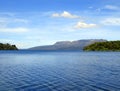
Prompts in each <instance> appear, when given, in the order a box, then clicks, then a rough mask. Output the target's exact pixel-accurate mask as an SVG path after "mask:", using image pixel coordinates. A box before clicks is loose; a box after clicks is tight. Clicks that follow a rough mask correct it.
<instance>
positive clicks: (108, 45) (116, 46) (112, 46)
mask: <svg viewBox="0 0 120 91" xmlns="http://www.w3.org/2000/svg"><path fill="white" fill-rule="evenodd" d="M83 50H84V51H120V41H106V42H96V43H94V44H91V45H88V46H86V47H84V49H83Z"/></svg>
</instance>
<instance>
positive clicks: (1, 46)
mask: <svg viewBox="0 0 120 91" xmlns="http://www.w3.org/2000/svg"><path fill="white" fill-rule="evenodd" d="M0 50H18V48H17V47H16V45H11V44H8V43H7V44H3V43H0Z"/></svg>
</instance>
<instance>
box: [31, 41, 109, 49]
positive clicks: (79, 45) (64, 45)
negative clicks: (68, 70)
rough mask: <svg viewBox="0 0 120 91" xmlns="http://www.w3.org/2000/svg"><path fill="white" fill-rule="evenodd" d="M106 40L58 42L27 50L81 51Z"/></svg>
mask: <svg viewBox="0 0 120 91" xmlns="http://www.w3.org/2000/svg"><path fill="white" fill-rule="evenodd" d="M105 41H107V40H104V39H85V40H77V41H60V42H56V43H55V44H53V45H46V46H37V47H32V48H29V50H41V51H49V50H51V51H52V50H60V51H61V50H66V51H69V50H71V51H72V50H83V48H84V47H85V46H88V45H90V44H93V43H95V42H105Z"/></svg>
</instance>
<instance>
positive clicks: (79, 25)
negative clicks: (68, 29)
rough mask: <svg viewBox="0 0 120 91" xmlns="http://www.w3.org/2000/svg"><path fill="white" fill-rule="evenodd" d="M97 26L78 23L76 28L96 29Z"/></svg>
mask: <svg viewBox="0 0 120 91" xmlns="http://www.w3.org/2000/svg"><path fill="white" fill-rule="evenodd" d="M96 26H97V25H96V24H87V23H85V22H78V23H77V24H76V25H75V26H74V28H75V29H81V28H93V27H96Z"/></svg>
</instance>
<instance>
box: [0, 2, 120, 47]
mask: <svg viewBox="0 0 120 91" xmlns="http://www.w3.org/2000/svg"><path fill="white" fill-rule="evenodd" d="M118 2H119V0H52V1H50V0H0V42H2V43H12V44H16V45H17V46H18V47H19V48H29V47H33V46H39V45H49V44H53V43H55V42H56V41H66V40H70V41H73V40H79V39H107V40H120V36H119V34H120V3H118Z"/></svg>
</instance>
